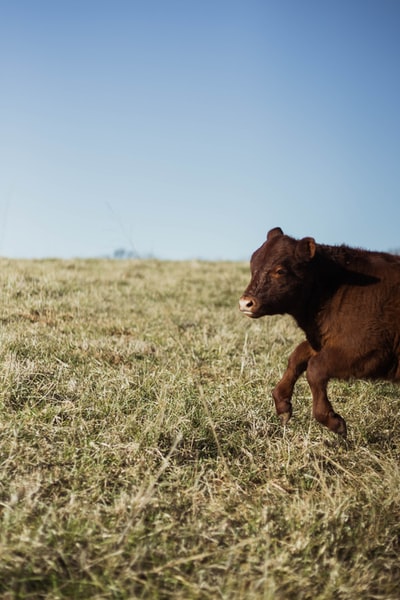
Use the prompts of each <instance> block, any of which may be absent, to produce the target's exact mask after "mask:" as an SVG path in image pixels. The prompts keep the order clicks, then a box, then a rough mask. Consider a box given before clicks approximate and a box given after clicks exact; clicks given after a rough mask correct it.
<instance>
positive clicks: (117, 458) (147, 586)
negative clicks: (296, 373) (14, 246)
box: [0, 260, 400, 600]
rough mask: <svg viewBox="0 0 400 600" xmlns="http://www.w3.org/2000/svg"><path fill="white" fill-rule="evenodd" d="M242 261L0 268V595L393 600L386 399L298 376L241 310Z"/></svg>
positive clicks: (398, 536)
mask: <svg viewBox="0 0 400 600" xmlns="http://www.w3.org/2000/svg"><path fill="white" fill-rule="evenodd" d="M247 278H248V269H247V266H246V265H242V264H233V263H201V262H191V263H189V262H186V263H168V262H157V261H137V262H135V261H121V262H113V261H106V260H104V261H101V260H100V261H71V262H63V261H42V262H41V261H35V262H29V261H26V262H23V261H5V260H3V261H2V288H3V294H2V309H1V313H0V319H1V324H2V326H1V338H2V339H1V342H2V343H1V369H0V404H1V417H0V431H1V437H0V518H1V528H0V594H1V597H2V598H5V599H11V598H20V599H24V600H25V599H37V598H39V599H45V598H46V599H49V600H50V599H52V600H55V599H58V598H82V599H89V598H98V599H102V598H104V599H111V598H115V599H128V598H149V599H160V600H161V599H167V598H171V599H172V598H173V599H178V600H179V599H181V600H190V599H204V600H207V599H209V600H211V599H212V600H214V599H215V598H221V599H226V600H230V599H239V600H240V599H253V598H254V599H263V600H264V599H265V600H266V599H274V600H275V599H286V598H296V599H297V598H298V599H308V598H309V599H313V600H316V599H320V600H323V599H330V598H332V599H333V598H334V599H338V600H341V599H343V600H344V599H349V600H350V599H351V600H353V599H354V598H363V599H369V598H370V599H377V600H378V599H382V600H383V599H385V600H389V599H392V600H395V599H398V598H399V589H400V567H399V560H398V555H399V546H400V542H399V540H400V522H399V517H400V508H399V504H400V500H399V492H400V470H399V455H400V450H399V437H400V433H399V426H398V425H399V416H398V407H399V400H398V396H399V389H398V388H396V387H394V386H390V385H383V384H371V383H365V382H356V383H351V384H349V383H345V384H344V383H336V382H335V383H333V384H332V385H331V389H330V393H331V397H332V400H333V402H334V405H335V406H336V407H337V409H338V410H339V412H340V413H341V414H343V416H344V417H345V418H346V420H347V423H348V426H349V440H348V442H343V441H341V440H339V439H337V438H336V437H335V436H334V435H333V434H331V433H330V432H328V431H327V430H324V429H323V428H321V427H320V426H319V425H318V424H316V423H314V422H313V420H312V419H311V416H310V397H309V390H308V387H307V385H306V383H305V381H304V379H303V380H301V381H299V383H298V386H297V388H296V394H295V414H294V417H293V420H292V421H291V422H290V424H289V426H288V427H287V428H286V430H282V429H281V427H280V425H279V424H278V422H277V419H276V417H275V415H274V411H273V406H272V401H271V396H270V392H271V389H272V387H273V386H274V385H275V383H276V382H277V380H278V378H279V376H280V374H281V373H282V371H283V369H284V367H285V363H286V359H287V356H288V354H289V352H290V349H291V348H292V347H293V346H294V344H295V343H296V342H297V341H298V340H299V339H300V337H301V335H300V332H299V331H298V330H296V328H295V326H294V325H293V323H292V322H291V320H290V319H288V318H282V317H276V318H269V319H263V320H260V321H257V322H251V321H249V320H248V319H246V318H244V317H242V316H241V315H240V314H239V313H238V311H237V309H236V304H237V299H238V296H239V295H240V293H241V292H242V289H243V288H244V287H245V284H246V283H247Z"/></svg>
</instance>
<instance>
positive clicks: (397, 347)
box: [240, 227, 400, 436]
mask: <svg viewBox="0 0 400 600" xmlns="http://www.w3.org/2000/svg"><path fill="white" fill-rule="evenodd" d="M250 266H251V281H250V283H249V285H248V287H247V288H246V290H245V292H244V294H243V296H242V297H241V299H240V310H241V311H242V312H243V313H244V314H246V315H247V316H249V317H252V318H259V317H262V316H264V315H273V314H284V313H287V314H290V315H292V316H293V317H294V318H295V320H296V321H297V323H298V325H299V326H300V327H301V328H302V329H303V331H304V332H305V334H306V341H304V342H302V343H301V344H300V345H299V346H297V348H296V349H295V350H294V352H293V353H292V354H291V356H290V357H289V363H288V367H287V370H286V372H285V373H284V375H283V377H282V379H281V381H280V382H279V383H278V385H277V386H276V387H275V389H274V391H273V393H272V395H273V398H274V400H275V406H276V411H277V413H278V415H279V416H280V417H281V420H282V421H283V423H286V422H287V421H288V420H289V419H290V417H291V415H292V404H291V397H292V393H293V389H294V385H295V383H296V381H297V379H298V378H299V377H300V375H301V374H302V373H303V372H304V371H306V376H307V380H308V383H309V385H310V388H311V392H312V397H313V415H314V417H315V418H316V419H317V420H318V421H319V422H320V423H322V424H324V425H326V426H327V427H328V428H329V429H331V430H332V431H335V432H336V433H340V434H342V435H343V436H345V435H346V423H345V421H344V419H343V418H342V417H341V416H340V415H338V414H337V413H335V412H334V410H333V408H332V405H331V403H330V401H329V399H328V396H327V384H328V382H329V380H330V379H331V378H338V379H348V378H352V377H355V378H366V379H388V380H392V381H400V258H399V257H397V256H394V255H392V254H387V253H383V252H369V251H366V250H360V249H354V248H349V247H347V246H326V245H323V244H317V243H316V242H315V240H314V239H313V238H304V239H302V240H296V239H294V238H291V237H289V236H287V235H284V234H283V232H282V230H281V229H280V228H279V227H277V228H275V229H272V230H271V231H270V232H269V233H268V236H267V240H266V242H264V244H263V245H262V246H261V247H260V248H259V249H258V250H256V251H255V252H254V254H253V256H252V257H251V262H250Z"/></svg>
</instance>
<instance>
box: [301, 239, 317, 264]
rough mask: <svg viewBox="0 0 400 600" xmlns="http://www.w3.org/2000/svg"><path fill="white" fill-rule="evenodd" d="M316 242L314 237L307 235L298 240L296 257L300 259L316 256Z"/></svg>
mask: <svg viewBox="0 0 400 600" xmlns="http://www.w3.org/2000/svg"><path fill="white" fill-rule="evenodd" d="M316 249H317V248H316V243H315V240H314V238H312V237H306V238H303V239H302V240H299V241H298V242H297V246H296V257H297V258H299V259H300V260H305V261H307V260H311V259H312V258H314V255H315V251H316Z"/></svg>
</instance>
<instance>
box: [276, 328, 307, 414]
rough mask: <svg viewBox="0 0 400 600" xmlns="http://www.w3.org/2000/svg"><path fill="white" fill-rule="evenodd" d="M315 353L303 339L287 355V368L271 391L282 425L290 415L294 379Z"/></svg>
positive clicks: (305, 367) (303, 369)
mask: <svg viewBox="0 0 400 600" xmlns="http://www.w3.org/2000/svg"><path fill="white" fill-rule="evenodd" d="M315 354H316V352H315V350H313V349H312V347H311V346H310V344H309V343H308V342H307V341H306V340H305V341H304V342H302V343H301V344H299V345H298V346H297V347H296V348H295V350H294V351H293V352H292V354H291V355H290V356H289V361H288V366H287V369H286V371H285V373H284V375H283V377H282V379H281V380H280V382H279V383H278V385H277V386H276V387H275V389H274V390H273V392H272V397H273V399H274V402H275V408H276V412H277V414H278V417H279V418H280V420H281V423H282V424H283V425H286V423H287V422H288V421H289V419H290V417H291V416H292V402H291V399H292V395H293V390H294V386H295V383H296V381H297V380H298V378H299V377H300V375H301V374H302V373H304V371H305V370H306V369H307V365H308V361H309V360H310V358H311V357H312V356H314V355H315Z"/></svg>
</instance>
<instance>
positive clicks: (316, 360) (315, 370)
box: [306, 350, 347, 438]
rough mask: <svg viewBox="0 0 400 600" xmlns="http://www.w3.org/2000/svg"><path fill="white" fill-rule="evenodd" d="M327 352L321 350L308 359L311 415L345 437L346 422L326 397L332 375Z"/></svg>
mask: <svg viewBox="0 0 400 600" xmlns="http://www.w3.org/2000/svg"><path fill="white" fill-rule="evenodd" d="M328 354H329V352H327V351H324V350H322V351H321V352H320V353H319V354H316V355H315V356H313V357H312V358H310V360H309V361H308V366H307V373H306V375H307V381H308V383H309V386H310V388H311V393H312V398H313V416H314V417H315V418H316V419H317V421H319V422H320V423H322V425H325V426H326V427H328V429H330V430H331V431H334V432H335V433H338V434H340V435H342V436H343V437H344V438H345V437H346V435H347V428H346V422H345V420H344V419H343V418H342V417H341V416H340V415H338V414H337V413H336V412H335V411H334V410H333V407H332V404H331V403H330V402H329V399H328V394H327V386H328V382H329V379H330V378H331V377H333V376H334V374H333V373H330V371H329V368H328V367H327V365H329V363H330V361H329V360H327V358H328V356H327V355H328Z"/></svg>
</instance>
